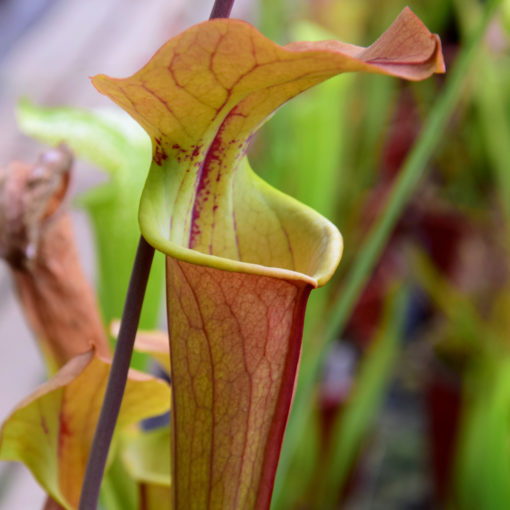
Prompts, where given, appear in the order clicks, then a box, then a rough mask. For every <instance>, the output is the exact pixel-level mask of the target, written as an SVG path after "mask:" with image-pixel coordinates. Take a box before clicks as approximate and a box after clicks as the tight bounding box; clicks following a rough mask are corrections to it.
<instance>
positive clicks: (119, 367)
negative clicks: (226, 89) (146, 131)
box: [79, 0, 234, 510]
mask: <svg viewBox="0 0 510 510" xmlns="http://www.w3.org/2000/svg"><path fill="white" fill-rule="evenodd" d="M233 5H234V0H215V2H214V5H213V8H212V11H211V14H210V16H209V19H214V18H228V17H229V16H230V12H231V10H232V6H233ZM153 258H154V248H153V247H152V246H150V245H149V244H148V243H147V241H146V240H145V239H144V238H143V237H142V236H140V241H139V243H138V250H137V253H136V258H135V262H134V264H133V269H132V272H131V279H130V281H129V287H128V292H127V296H126V303H125V305H124V310H123V312H122V320H121V324H120V330H119V336H118V340H117V345H116V346H115V354H114V356H113V362H112V368H111V370H110V375H109V377H108V385H107V387H106V393H105V397H104V400H103V405H102V407H101V413H100V415H99V420H98V423H97V427H96V432H95V434H94V440H93V442H92V447H91V450H90V455H89V458H88V461H87V468H86V470H85V477H84V479H83V485H82V490H81V496H80V504H79V510H96V509H97V504H98V501H99V492H100V489H101V481H102V479H103V474H104V469H105V465H106V459H107V458H108V451H109V449H110V443H111V441H112V437H113V431H114V429H115V424H116V423H117V417H118V415H119V411H120V405H121V403H122V397H123V395H124V390H125V388H126V382H127V374H128V371H129V365H130V363H131V357H132V355H133V346H134V342H135V337H136V331H137V329H138V323H139V322H140V313H141V311H142V305H143V299H144V297H145V290H146V288H147V281H148V279H149V274H150V270H151V266H152V260H153Z"/></svg>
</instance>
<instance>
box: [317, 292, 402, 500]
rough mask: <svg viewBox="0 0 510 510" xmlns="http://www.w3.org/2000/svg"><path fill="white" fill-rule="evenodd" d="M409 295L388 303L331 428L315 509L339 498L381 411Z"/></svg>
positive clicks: (398, 295)
mask: <svg viewBox="0 0 510 510" xmlns="http://www.w3.org/2000/svg"><path fill="white" fill-rule="evenodd" d="M407 298H408V293H407V292H406V291H405V290H400V291H399V292H398V293H397V294H396V295H394V296H392V297H391V298H390V299H389V302H388V303H387V306H386V313H385V314H384V319H383V324H382V327H381V328H380V331H379V334H378V335H377V338H376V339H375V341H374V343H373V344H372V345H371V348H370V350H369V351H368V353H367V354H366V355H365V358H364V360H363V361H362V364H361V368H360V370H359V373H358V375H357V376H356V380H355V383H354V389H353V391H352V394H351V396H350V400H349V403H348V405H347V407H346V409H344V410H343V411H342V412H341V414H340V415H339V416H338V418H337V419H336V421H335V424H334V425H333V431H332V443H331V445H330V448H329V451H330V458H329V459H327V461H326V462H325V464H324V466H325V469H324V476H323V477H321V481H322V484H321V485H320V487H319V490H318V491H317V505H314V508H322V509H329V508H334V507H335V502H336V501H338V497H339V495H340V494H341V490H342V488H343V487H344V485H345V482H346V480H347V477H348V475H349V472H350V469H351V467H352V465H353V463H354V462H355V460H356V456H357V454H358V452H359V449H360V446H361V444H362V441H363V439H364V437H365V436H366V434H367V433H368V431H369V429H370V427H371V426H372V424H373V422H374V419H375V417H376V415H377V413H378V411H379V409H380V407H381V404H382V401H383V399H384V397H385V395H386V390H387V388H388V384H389V382H390V380H391V375H392V371H393V367H394V364H395V361H396V359H397V355H398V352H399V351H400V344H401V338H402V334H403V327H404V319H405V311H406V310H405V307H406V302H407Z"/></svg>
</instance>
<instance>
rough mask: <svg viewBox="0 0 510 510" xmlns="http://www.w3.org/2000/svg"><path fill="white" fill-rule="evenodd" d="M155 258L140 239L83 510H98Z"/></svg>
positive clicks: (83, 494) (87, 475)
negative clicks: (107, 462)
mask: <svg viewBox="0 0 510 510" xmlns="http://www.w3.org/2000/svg"><path fill="white" fill-rule="evenodd" d="M153 257H154V248H153V247H152V246H150V245H149V244H148V243H147V241H145V239H144V238H143V237H140V242H139V244H138V251H137V252H136V258H135V262H134V264H133V271H132V273H131V280H130V282H129V287H128V292H127V296H126V303H125V305H124V310H123V313H122V322H121V325H120V331H119V336H118V341H117V345H116V347H115V354H114V357H113V363H112V368H111V371H110V376H109V378H108V385H107V388H106V393H105V397H104V400H103V406H102V408H101V414H100V415H99V421H98V424H97V428H96V432H95V435H94V440H93V442H92V448H91V451H90V455H89V459H88V463H87V469H86V471H85V478H84V480H83V486H82V491H81V497H80V505H79V509H80V510H96V508H97V503H98V500H99V490H100V488H101V480H102V478H103V473H104V468H105V464H106V458H107V457H108V450H109V448H110V443H111V440H112V436H113V430H114V428H115V424H116V422H117V417H118V415H119V410H120V404H121V402H122V396H123V394H124V389H125V387H126V381H127V374H128V370H129V364H130V362H131V355H132V353H133V345H134V340H135V336H136V331H137V329H138V323H139V321H140V312H141V310H142V304H143V299H144V296H145V289H146V287H147V280H148V278H149V273H150V269H151V266H152V259H153Z"/></svg>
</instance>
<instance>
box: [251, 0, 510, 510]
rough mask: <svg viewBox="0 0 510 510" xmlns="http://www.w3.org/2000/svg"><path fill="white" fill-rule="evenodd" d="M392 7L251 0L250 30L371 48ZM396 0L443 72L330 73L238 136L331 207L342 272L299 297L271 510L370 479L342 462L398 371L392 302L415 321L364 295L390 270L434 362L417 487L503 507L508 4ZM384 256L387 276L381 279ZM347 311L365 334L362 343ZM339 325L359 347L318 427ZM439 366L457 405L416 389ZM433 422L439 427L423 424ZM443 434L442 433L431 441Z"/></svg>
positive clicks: (506, 503)
mask: <svg viewBox="0 0 510 510" xmlns="http://www.w3.org/2000/svg"><path fill="white" fill-rule="evenodd" d="M405 5H406V2H403V1H399V0H392V1H385V2H382V1H377V0H371V1H368V0H365V1H354V0H335V1H333V0H322V1H318V0H315V1H308V2H305V1H295V0H293V1H290V0H278V1H273V0H271V1H270V0H265V1H261V2H260V16H259V27H260V29H261V30H262V32H263V33H265V34H266V35H267V36H268V37H271V38H273V39H275V40H276V41H278V42H280V43H285V42H288V41H291V40H296V39H309V40H312V39H320V38H324V37H325V34H326V37H327V38H339V39H341V40H345V41H349V42H353V43H355V44H360V45H367V44H369V43H370V42H371V41H373V40H374V39H375V38H376V37H377V36H378V35H379V34H380V33H381V32H382V31H383V30H384V28H385V27H386V26H387V25H388V24H389V23H390V22H391V20H392V19H393V18H394V17H395V15H396V14H397V13H398V12H399V11H400V10H401V9H402V8H403V7H404V6H405ZM409 6H410V7H411V8H412V9H413V10H414V11H415V13H416V14H417V15H418V16H419V17H420V18H421V19H422V20H423V22H424V23H425V24H426V25H427V27H429V28H430V30H431V31H433V32H437V33H439V34H440V35H441V38H442V41H443V45H444V51H445V56H446V61H447V68H448V71H447V74H446V77H445V78H442V77H439V78H434V79H431V80H428V81H426V82H424V83H419V84H403V83H399V82H398V81H396V80H392V79H387V78H383V77H378V76H363V75H359V76H341V77H338V78H336V79H334V80H331V81H330V82H328V83H327V84H324V85H322V86H320V87H317V88H316V89H314V90H313V91H310V92H308V93H306V94H303V96H302V97H300V98H298V99H297V100H295V101H293V102H292V103H290V104H289V105H287V106H285V107H284V108H283V109H282V110H281V111H280V112H278V114H277V115H276V116H275V117H274V119H273V120H272V121H271V122H270V123H268V124H267V125H266V126H265V127H264V129H263V130H262V132H261V134H260V135H259V137H258V139H257V140H256V141H255V143H254V147H253V149H252V155H251V159H252V160H253V165H254V168H255V169H257V170H258V171H260V172H263V175H264V178H265V179H267V180H269V181H270V182H272V183H273V184H275V185H276V186H277V187H278V188H279V189H282V190H284V191H286V192H288V193H290V194H292V195H293V196H295V197H297V198H298V199H299V200H302V201H304V202H305V203H307V204H309V205H311V206H312V207H314V208H315V209H317V210H319V211H320V212H321V213H322V214H324V215H326V216H327V217H329V218H330V219H331V220H332V221H334V222H335V223H336V224H337V225H339V227H340V230H341V231H342V233H343V235H344V241H345V252H344V260H343V261H342V263H341V267H340V271H339V274H338V275H337V277H336V279H335V280H334V281H333V282H332V284H330V285H329V286H327V287H326V288H324V289H321V290H320V291H318V292H316V293H315V296H312V298H313V299H312V302H311V303H310V308H309V311H308V314H307V321H306V324H305V335H304V347H303V360H302V364H301V369H300V378H299V384H298V388H297V392H296V397H295V403H294V408H293V411H292V413H291V417H290V421H289V427H288V430H287V433H286V438H285V441H284V446H283V451H282V458H281V463H280V468H279V473H278V476H277V481H276V487H275V496H274V499H273V505H272V508H273V509H278V510H279V509H282V510H283V509H286V510H287V509H293V508H296V509H298V508H299V509H307V508H310V509H315V508H331V509H332V508H344V507H348V505H349V495H350V494H351V493H353V492H356V485H361V489H360V490H363V483H365V484H367V483H370V481H369V482H367V481H366V480H365V481H363V480H361V481H360V480H357V479H356V477H355V473H356V470H357V469H359V468H360V467H359V465H358V468H356V465H357V464H359V463H360V462H361V463H363V462H364V454H363V452H364V451H365V450H366V449H369V447H368V445H369V444H370V442H369V438H370V437H371V435H373V433H374V431H375V428H376V427H377V423H378V409H380V406H381V405H384V402H385V399H387V398H388V397H385V395H387V392H388V391H389V389H390V388H391V387H392V385H393V384H394V382H392V380H393V381H394V379H395V377H396V375H395V374H396V373H398V370H396V372H395V373H393V376H392V375H391V372H390V366H393V365H392V364H390V365H388V364H387V363H386V364H385V360H387V359H388V356H389V354H388V351H387V350H385V349H384V348H382V347H381V338H385V334H393V335H394V340H395V338H396V337H397V336H398V326H397V324H399V323H401V322H402V314H405V317H406V321H410V320H411V319H412V315H413V304H412V302H411V300H409V303H408V306H407V308H406V307H403V308H402V307H401V308H399V310H400V312H399V313H400V315H399V314H398V313H396V312H394V313H393V321H394V323H393V324H392V325H391V326H389V325H388V312H380V313H378V314H375V315H374V314H370V313H367V310H366V309H365V308H367V307H366V306H365V308H363V307H364V303H365V302H366V301H367V300H368V298H369V297H370V292H372V293H375V294H376V297H377V299H378V301H379V308H382V309H384V308H386V309H387V308H388V306H386V305H384V303H385V302H387V299H386V298H385V297H384V296H385V294H386V293H387V292H389V289H390V288H391V287H392V286H394V285H398V284H399V282H402V281H404V282H406V285H407V286H411V288H412V289H414V293H416V292H418V293H419V294H420V295H421V296H422V298H421V301H422V304H421V313H422V314H423V315H424V318H422V319H421V322H419V328H418V331H419V333H418V334H416V335H415V333H412V336H411V339H410V340H409V338H408V339H407V340H406V342H410V341H412V343H414V344H420V343H425V344H426V345H427V346H428V347H429V349H430V351H431V354H430V359H429V358H426V357H425V358H426V359H419V360H418V363H422V364H426V366H427V367H428V370H430V372H431V373H429V374H428V375H427V376H426V377H424V376H423V375H420V374H419V373H416V374H414V375H413V374H412V375H411V378H413V377H414V379H416V381H417V382H416V381H415V383H416V384H419V385H421V388H422V389H421V392H422V398H423V399H425V400H427V399H428V400H427V402H429V403H428V405H427V406H426V410H425V411H424V412H423V413H422V415H421V416H420V417H419V419H420V420H422V421H423V422H424V430H427V429H428V430H429V434H428V437H426V438H425V441H426V443H427V444H429V459H428V460H427V462H426V463H428V465H429V472H427V473H425V474H424V476H425V477H428V479H429V489H428V493H427V498H428V499H425V500H423V501H422V502H421V503H422V504H424V505H430V506H431V507H434V508H435V507H438V508H459V509H462V510H463V509H500V508H501V509H503V508H510V499H509V497H508V490H509V489H508V488H509V487H510V471H509V465H510V449H509V448H508V438H509V437H510V420H509V412H510V393H509V392H510V385H509V382H508V381H509V377H508V369H509V366H508V354H509V353H508V332H509V326H510V322H509V321H508V319H507V318H506V317H507V316H510V313H508V310H509V308H508V307H509V306H510V301H509V299H508V296H509V295H510V287H509V283H508V277H507V273H508V270H509V267H508V262H507V261H508V247H509V245H508V239H509V238H508V232H509V230H508V227H507V224H508V217H509V216H508V215H509V213H510V205H509V204H510V156H509V154H510V153H509V151H508V144H509V141H508V140H509V139H510V131H509V130H510V74H509V73H510V65H509V64H510V62H509V58H510V38H509V35H510V32H509V28H510V23H509V22H508V20H509V19H510V16H509V13H510V3H509V2H501V1H492V2H491V1H489V2H482V1H479V0H429V1H425V0H421V1H420V0H416V1H414V2H411V3H410V5H409ZM374 14H375V15H374ZM327 34H329V35H327ZM282 133H284V134H285V136H282ZM488 232H494V235H493V236H488ZM495 232H497V234H496V233H495ZM411 248H412V249H411ZM388 253H390V255H388ZM391 256H393V257H399V258H398V261H397V263H396V268H395V265H394V266H391V264H388V263H387V262H385V261H386V260H387V259H388V258H390V257H391ZM387 266H390V269H387ZM489 266H490V267H489ZM380 268H382V269H381V270H382V271H383V272H384V271H385V272H386V273H388V272H389V275H388V274H386V273H385V277H384V279H383V282H382V283H381V281H380V280H381V278H379V280H378V271H379V269H380ZM364 288H365V291H364V292H362V291H363V289H364ZM374 289H375V290H374ZM410 294H412V293H408V294H407V295H408V296H409V295H410ZM367 296H368V298H367ZM360 298H361V303H360V305H359V306H358V307H356V303H357V302H358V300H359V299H360ZM372 301H374V299H372ZM381 303H382V307H381V306H380V305H381ZM390 308H391V307H390ZM369 312H370V310H369ZM390 316H391V314H390ZM359 323H363V324H365V327H366V329H368V330H370V331H371V334H370V335H369V337H368V338H366V337H364V338H363V342H362V343H361V345H360V344H359V342H360V341H359V338H357V329H356V328H358V330H359ZM357 324H358V325H357ZM368 326H370V327H368ZM346 327H347V329H346ZM407 329H408V330H409V328H407ZM385 332H386V333H385ZM388 332H391V333H388ZM409 334H410V333H409V331H407V336H409ZM358 336H359V335H358ZM361 336H362V335H361ZM339 338H342V339H343V341H344V342H347V343H349V344H355V345H356V348H357V349H359V350H360V353H361V357H360V363H359V366H358V368H357V369H356V372H355V376H354V380H353V386H352V388H353V390H352V394H350V395H349V396H348V398H347V400H344V401H339V403H338V409H337V411H336V416H335V417H334V418H333V420H332V421H333V425H332V427H330V429H329V432H328V433H327V434H326V433H325V431H324V427H323V426H321V420H322V421H323V420H324V414H325V413H324V410H323V409H322V410H321V407H320V402H321V391H322V390H321V387H322V385H321V367H322V366H323V364H324V363H325V361H326V360H327V357H328V352H329V350H328V346H329V345H331V342H337V341H338V339H339ZM371 344H373V346H371ZM403 345H404V344H402V343H399V342H396V343H393V344H392V346H393V347H392V348H393V349H395V352H394V354H392V356H395V357H396V358H397V359H398V357H399V356H400V357H402V356H403V351H402V352H400V354H398V352H397V351H398V350H399V349H400V350H403V349H404V347H402V346H403ZM397 366H398V363H397ZM383 367H386V368H385V369H383ZM386 370H387V371H386ZM444 373H446V374H447V376H446V379H448V380H453V381H454V382H455V383H454V384H453V386H454V387H455V388H458V389H457V390H456V391H454V399H455V402H457V405H458V407H459V409H460V410H459V412H458V413H457V414H456V413H455V412H454V409H453V408H452V410H451V412H446V413H441V412H440V411H438V409H439V408H440V402H439V401H440V397H437V396H435V393H434V391H435V390H434V391H432V390H431V389H430V388H436V386H438V385H439V386H440V387H441V385H443V384H444V381H443V379H444V376H443V375H444ZM378 374H379V378H378ZM438 374H440V375H438ZM441 374H443V375H441ZM376 380H377V381H378V383H377V384H376V383H375V381H376ZM441 391H443V390H441ZM440 393H441V392H440ZM430 395H432V396H430ZM453 407H455V406H453ZM438 415H439V417H438ZM328 419H329V420H330V421H331V418H328ZM438 419H439V421H440V420H441V419H443V420H446V425H445V426H444V427H443V428H444V431H443V430H442V429H441V428H439V432H437V433H436V432H434V430H435V429H434V424H435V423H437V421H438ZM331 431H333V432H331ZM398 433H399V431H398V430H396V431H395V434H398ZM443 433H444V434H445V435H447V434H453V436H451V437H450V442H449V444H448V445H447V448H446V449H445V452H444V454H438V453H437V450H438V448H441V441H442V439H441V437H442V434H443ZM438 445H439V446H438ZM446 450H448V451H446ZM482 471H483V472H482ZM353 477H354V478H353ZM402 484H405V481H402ZM347 489H349V490H347ZM426 492H427V491H426ZM351 499H352V498H351ZM374 505H375V503H374ZM355 508H358V507H357V506H356V507H355ZM370 508H372V507H370ZM374 508H376V506H374ZM377 508H379V507H377ZM380 508H387V507H384V506H380ZM391 508H392V509H393V508H400V507H399V506H397V505H396V503H395V505H394V506H391ZM402 508H404V507H402ZM406 508H407V507H406ZM427 508H428V506H427Z"/></svg>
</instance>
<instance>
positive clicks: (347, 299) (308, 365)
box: [273, 0, 501, 508]
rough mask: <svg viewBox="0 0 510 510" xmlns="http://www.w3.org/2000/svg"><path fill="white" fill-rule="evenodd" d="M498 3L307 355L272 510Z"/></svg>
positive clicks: (453, 75) (463, 56) (460, 62)
mask: <svg viewBox="0 0 510 510" xmlns="http://www.w3.org/2000/svg"><path fill="white" fill-rule="evenodd" d="M500 3H501V0H492V1H490V2H488V3H487V4H486V6H485V9H484V13H483V16H482V17H481V19H480V23H479V25H478V27H477V29H476V30H475V31H474V32H473V33H472V35H471V37H470V39H469V42H468V44H467V45H466V46H465V47H464V48H463V49H462V50H461V52H460V54H459V56H458V58H457V61H456V64H455V66H454V68H453V70H452V71H451V72H449V77H448V79H447V81H446V84H445V87H444V89H443V91H442V93H441V95H440V97H439V99H438V100H437V102H436V104H435V105H434V107H433V109H432V111H431V113H430V115H429V117H428V119H427V120H426V123H425V125H424V127H423V130H422V133H421V135H420V137H419V139H418V140H417V142H416V144H415V146H414V147H413V149H412V151H411V153H410V155H409V157H408V159H407V160H406V162H405V163H404V166H403V168H402V170H401V173H400V174H399V177H398V179H397V180H396V183H395V185H394V188H393V190H392V192H391V194H390V197H389V200H388V202H387V204H386V207H385V209H384V212H383V214H382V215H381V216H380V217H379V220H378V221H376V223H375V224H374V226H373V227H372V229H371V230H370V232H369V234H368V236H367V238H366V241H365V242H364V244H363V246H362V248H361V250H360V251H359V256H358V258H357V259H356V262H355V264H354V265H353V267H352V271H351V272H350V274H349V275H348V277H347V281H346V284H345V286H344V288H343V290H342V293H341V294H340V295H339V297H338V298H337V300H336V301H335V302H334V304H333V306H332V312H331V313H330V314H329V317H327V318H326V321H325V324H326V331H325V335H324V342H323V346H322V348H321V349H320V350H318V352H317V354H316V356H314V357H310V356H309V357H307V358H305V357H304V358H303V362H302V365H301V370H300V375H299V381H298V387H297V391H296V397H295V401H294V405H293V409H292V412H291V416H290V419H289V424H288V427H287V431H286V436H285V440H284V444H283V449H282V456H281V458H280V465H279V469H278V473H277V483H276V486H275V493H274V497H273V500H274V506H273V508H282V507H281V506H279V505H280V498H281V497H282V494H281V489H280V487H281V480H282V479H285V478H286V476H287V472H288V469H289V466H290V464H291V462H292V458H293V456H294V452H295V451H296V450H297V449H298V448H299V445H300V443H301V441H303V431H302V429H301V426H300V424H301V423H304V422H305V420H306V418H305V416H306V414H307V413H308V412H310V410H311V407H312V406H311V401H312V397H313V388H314V382H315V380H316V376H317V374H318V372H319V368H320V366H321V365H322V360H323V358H324V354H325V352H326V349H327V347H328V346H329V344H330V343H331V342H332V341H333V340H334V338H335V337H336V336H337V334H338V333H339V332H340V331H341V330H342V329H343V327H344V326H345V324H346V322H347V319H348V318H349V315H350V314H351V311H352V309H353V307H354V305H355V304H356V301H357V299H358V297H359V295H360V293H361V291H362V290H363V287H364V285H365V283H366V281H367V280H368V278H369V276H370V274H371V272H372V270H373V268H374V267H375V264H376V262H377V260H378V257H379V255H380V253H381V251H382V249H383V248H384V246H385V244H386V242H387V240H388V238H389V236H390V234H391V232H392V230H393V228H394V226H395V224H396V222H397V220H398V218H399V216H400V214H401V213H402V211H403V209H404V207H405V205H406V204H407V203H408V201H409V199H410V198H411V196H412V194H413V193H414V192H415V190H416V188H417V185H418V183H419V181H420V178H421V177H422V175H423V174H424V172H425V169H426V165H427V163H428V162H429V161H430V159H431V158H432V157H433V154H434V151H436V150H437V148H438V146H439V144H440V142H441V141H443V140H444V133H445V131H446V128H447V125H448V120H449V119H450V116H451V114H452V113H453V111H454V109H455V106H456V104H457V102H458V100H459V98H460V96H461V93H462V91H463V88H464V78H465V76H466V75H467V73H468V72H469V71H470V67H471V65H472V63H473V61H474V60H475V57H476V55H477V54H478V49H479V46H480V45H481V42H482V39H483V36H484V34H485V32H486V29H487V26H488V23H489V21H490V20H491V18H492V15H493V13H494V10H495V9H496V8H497V7H498V6H499V5H500Z"/></svg>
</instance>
